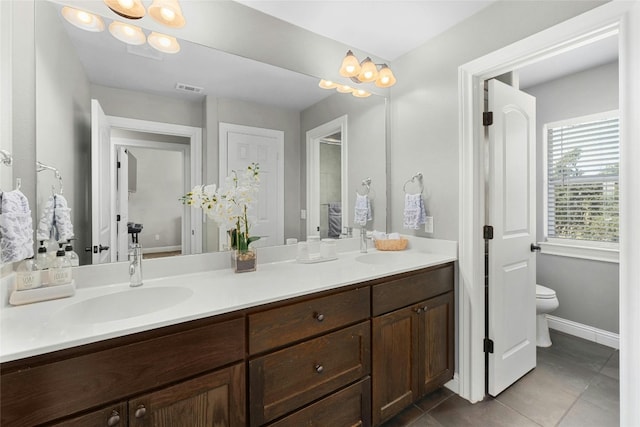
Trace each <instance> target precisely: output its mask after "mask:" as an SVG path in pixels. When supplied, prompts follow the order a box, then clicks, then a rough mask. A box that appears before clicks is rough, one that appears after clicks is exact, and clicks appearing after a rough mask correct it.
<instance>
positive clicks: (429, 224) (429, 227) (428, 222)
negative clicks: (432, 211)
mask: <svg viewBox="0 0 640 427" xmlns="http://www.w3.org/2000/svg"><path fill="white" fill-rule="evenodd" d="M424 232H425V233H433V217H432V216H428V217H425V222H424Z"/></svg>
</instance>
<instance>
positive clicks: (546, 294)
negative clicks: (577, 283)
mask: <svg viewBox="0 0 640 427" xmlns="http://www.w3.org/2000/svg"><path fill="white" fill-rule="evenodd" d="M558 305H559V302H558V298H557V297H556V291H554V290H553V289H549V288H547V287H545V286H542V285H536V345H537V346H538V347H550V346H551V338H550V337H549V324H548V323H547V313H551V312H552V311H553V310H555V309H556V308H558Z"/></svg>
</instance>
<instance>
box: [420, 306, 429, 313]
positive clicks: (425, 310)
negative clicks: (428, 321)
mask: <svg viewBox="0 0 640 427" xmlns="http://www.w3.org/2000/svg"><path fill="white" fill-rule="evenodd" d="M427 310H429V307H428V306H426V305H425V306H424V307H422V311H423V312H425V313H426V312H427Z"/></svg>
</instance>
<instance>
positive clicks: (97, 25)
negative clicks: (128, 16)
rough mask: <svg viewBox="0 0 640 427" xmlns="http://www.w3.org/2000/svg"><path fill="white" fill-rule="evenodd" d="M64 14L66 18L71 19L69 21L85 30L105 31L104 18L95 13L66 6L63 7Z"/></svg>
mask: <svg viewBox="0 0 640 427" xmlns="http://www.w3.org/2000/svg"><path fill="white" fill-rule="evenodd" d="M62 16H64V19H66V20H67V21H69V23H71V24H73V25H75V26H76V27H78V28H80V29H83V30H85V31H92V32H95V33H98V32H100V31H104V22H102V18H100V17H99V16H97V15H94V14H93V13H89V12H85V11H84V10H79V9H74V8H72V7H69V6H65V7H63V8H62Z"/></svg>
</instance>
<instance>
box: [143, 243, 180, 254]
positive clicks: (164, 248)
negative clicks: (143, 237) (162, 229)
mask: <svg viewBox="0 0 640 427" xmlns="http://www.w3.org/2000/svg"><path fill="white" fill-rule="evenodd" d="M180 249H182V246H180V245H177V246H158V247H155V248H142V253H143V254H156V253H158V252H174V251H179V250H180Z"/></svg>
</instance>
